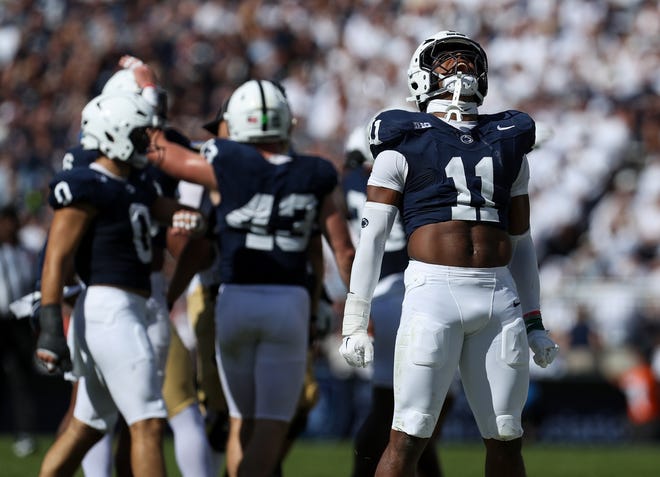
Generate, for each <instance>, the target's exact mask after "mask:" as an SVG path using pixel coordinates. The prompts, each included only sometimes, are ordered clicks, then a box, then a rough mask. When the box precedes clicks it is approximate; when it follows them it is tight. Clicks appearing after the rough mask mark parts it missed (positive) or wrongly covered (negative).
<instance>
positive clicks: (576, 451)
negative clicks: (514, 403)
mask: <svg viewBox="0 0 660 477" xmlns="http://www.w3.org/2000/svg"><path fill="white" fill-rule="evenodd" d="M51 442H52V438H51V437H41V438H40V439H39V449H38V452H37V453H36V454H33V455H31V456H29V457H26V458H23V459H19V458H17V457H15V456H14V454H13V453H12V451H11V443H12V441H11V439H10V437H8V436H6V435H4V436H0V476H1V477H32V476H36V475H37V472H38V469H39V463H40V461H41V458H42V456H43V453H44V452H45V450H46V448H47V447H48V445H49V444H50V443H51ZM438 449H439V452H440V455H441V458H442V463H443V468H444V471H445V474H446V477H480V476H483V461H484V453H483V449H482V446H481V445H480V444H478V443H475V444H454V443H451V444H441V445H440V446H439V447H438ZM524 454H525V461H526V465H527V473H528V475H529V477H619V476H623V477H658V476H660V443H658V445H656V446H650V445H649V446H620V445H612V446H591V445H589V446H585V445H579V446H567V445H561V446H559V445H552V446H550V445H527V446H526V447H525V449H524ZM351 455H352V451H351V445H350V443H349V442H344V441H342V442H331V441H300V442H298V443H297V444H296V446H295V447H294V449H293V451H292V453H291V455H290V456H289V458H288V459H287V461H286V463H285V466H284V474H285V476H286V477H348V476H349V472H350V467H351ZM166 456H167V466H168V470H169V475H170V476H171V477H172V476H174V477H176V476H179V475H180V474H179V472H178V470H177V469H176V464H175V462H174V456H173V451H172V440H171V438H170V439H168V440H167V441H166ZM78 476H82V472H79V473H78V474H77V476H76V477H78Z"/></svg>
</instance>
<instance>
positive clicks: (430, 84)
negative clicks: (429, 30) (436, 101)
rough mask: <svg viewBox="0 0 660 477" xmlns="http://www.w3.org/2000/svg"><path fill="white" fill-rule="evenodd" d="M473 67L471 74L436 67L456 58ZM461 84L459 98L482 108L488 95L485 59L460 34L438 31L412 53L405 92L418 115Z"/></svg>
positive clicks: (473, 43) (472, 41)
mask: <svg viewBox="0 0 660 477" xmlns="http://www.w3.org/2000/svg"><path fill="white" fill-rule="evenodd" d="M459 53H460V55H461V56H462V57H463V58H465V57H468V58H469V60H470V61H471V62H472V64H473V65H474V71H468V72H461V73H459V74H457V71H456V68H454V69H453V71H445V72H442V71H438V70H440V68H439V66H440V65H441V64H442V63H443V62H444V61H446V60H447V59H449V58H451V57H455V56H456V55H457V54H459ZM457 82H460V88H461V89H460V96H461V97H469V99H470V101H472V102H475V103H477V105H481V104H482V103H483V100H484V97H485V96H486V93H487V92H488V59H487V57H486V52H485V51H484V50H483V48H481V46H480V45H479V43H477V42H476V41H474V40H472V39H470V38H468V37H467V36H466V35H464V34H463V33H459V32H455V31H441V32H439V33H436V34H435V35H433V36H431V37H429V38H427V39H426V40H424V41H423V42H422V43H421V44H420V45H419V46H418V47H417V50H415V53H413V56H412V58H411V59H410V66H409V67H408V89H409V90H410V94H411V96H410V97H409V98H407V100H408V101H415V102H416V103H417V106H418V107H419V109H420V110H421V111H425V110H426V104H427V103H428V101H429V100H430V99H432V98H434V97H436V96H439V95H441V94H443V93H446V92H451V93H453V92H454V90H455V89H456V86H457Z"/></svg>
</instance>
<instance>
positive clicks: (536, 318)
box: [523, 310, 545, 333]
mask: <svg viewBox="0 0 660 477" xmlns="http://www.w3.org/2000/svg"><path fill="white" fill-rule="evenodd" d="M523 320H525V329H526V330H527V333H529V332H530V331H533V330H541V331H545V327H544V326H543V318H542V317H541V311H540V310H534V311H530V312H529V313H525V314H524V315H523Z"/></svg>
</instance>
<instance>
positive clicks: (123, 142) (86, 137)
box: [80, 92, 154, 167]
mask: <svg viewBox="0 0 660 477" xmlns="http://www.w3.org/2000/svg"><path fill="white" fill-rule="evenodd" d="M153 116H154V108H153V107H152V106H151V105H150V104H149V103H147V101H146V100H145V99H144V98H143V97H142V96H141V95H139V94H136V93H128V92H118V93H108V94H102V95H100V96H97V97H96V98H94V99H92V100H91V101H90V102H89V103H87V105H86V106H85V107H84V108H83V110H82V120H81V128H82V138H81V140H80V144H81V145H82V146H83V148H84V149H97V150H99V151H100V152H101V154H103V155H104V156H106V157H108V158H110V159H114V160H117V161H124V162H128V163H130V164H132V165H134V166H136V167H144V166H145V165H146V164H147V157H146V152H147V149H148V147H149V144H150V140H149V135H148V133H147V129H148V128H150V127H152V126H153Z"/></svg>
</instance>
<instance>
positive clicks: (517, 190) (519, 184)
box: [511, 156, 529, 197]
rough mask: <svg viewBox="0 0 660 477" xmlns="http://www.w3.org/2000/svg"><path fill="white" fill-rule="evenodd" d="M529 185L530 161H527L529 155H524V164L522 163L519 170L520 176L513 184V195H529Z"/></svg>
mask: <svg viewBox="0 0 660 477" xmlns="http://www.w3.org/2000/svg"><path fill="white" fill-rule="evenodd" d="M528 185H529V162H527V156H524V157H523V160H522V164H520V171H518V177H516V180H515V181H514V182H513V184H512V185H511V197H516V196H518V195H527V193H528Z"/></svg>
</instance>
